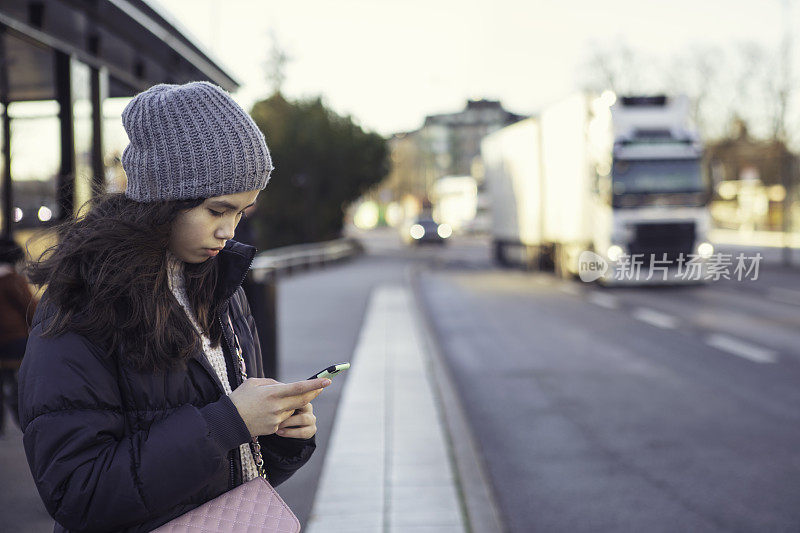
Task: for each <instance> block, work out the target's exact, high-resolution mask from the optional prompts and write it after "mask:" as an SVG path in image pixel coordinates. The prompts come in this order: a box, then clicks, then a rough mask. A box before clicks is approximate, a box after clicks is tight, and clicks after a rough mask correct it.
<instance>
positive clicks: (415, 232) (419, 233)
mask: <svg viewBox="0 0 800 533" xmlns="http://www.w3.org/2000/svg"><path fill="white" fill-rule="evenodd" d="M409 233H410V234H411V238H412V239H416V240H419V239H421V238H422V237H424V236H425V228H423V227H422V225H421V224H414V225H413V226H411V229H410V230H409Z"/></svg>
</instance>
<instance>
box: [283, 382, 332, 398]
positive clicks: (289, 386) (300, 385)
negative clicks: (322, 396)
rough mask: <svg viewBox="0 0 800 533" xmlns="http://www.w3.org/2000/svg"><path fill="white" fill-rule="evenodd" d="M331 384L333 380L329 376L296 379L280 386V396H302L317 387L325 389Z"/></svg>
mask: <svg viewBox="0 0 800 533" xmlns="http://www.w3.org/2000/svg"><path fill="white" fill-rule="evenodd" d="M330 384H331V380H329V379H328V378H316V379H306V380H303V381H295V382H294V383H285V384H283V385H280V386H279V387H280V389H279V391H278V396H282V397H284V398H285V397H289V396H301V395H303V394H306V393H308V392H311V391H314V390H317V389H324V388H325V387H327V386H328V385H330Z"/></svg>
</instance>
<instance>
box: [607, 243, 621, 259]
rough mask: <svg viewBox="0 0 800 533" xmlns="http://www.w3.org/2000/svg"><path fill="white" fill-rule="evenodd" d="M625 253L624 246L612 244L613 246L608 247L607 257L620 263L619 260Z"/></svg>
mask: <svg viewBox="0 0 800 533" xmlns="http://www.w3.org/2000/svg"><path fill="white" fill-rule="evenodd" d="M624 253H625V250H623V249H622V246H618V245H616V244H612V245H611V246H609V247H608V250H607V251H606V256H607V257H608V258H609V259H610V260H611V261H619V258H620V257H622V254H624Z"/></svg>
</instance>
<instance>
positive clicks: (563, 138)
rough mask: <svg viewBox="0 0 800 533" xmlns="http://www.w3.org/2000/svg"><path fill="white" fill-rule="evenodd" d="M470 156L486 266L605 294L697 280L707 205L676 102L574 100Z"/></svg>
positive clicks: (685, 118) (684, 108)
mask: <svg viewBox="0 0 800 533" xmlns="http://www.w3.org/2000/svg"><path fill="white" fill-rule="evenodd" d="M481 157H482V159H483V165H484V168H485V179H486V184H487V187H488V189H489V192H490V197H491V210H492V239H493V246H494V257H495V260H496V261H497V262H499V263H502V264H508V263H521V264H523V265H525V266H527V267H532V268H553V269H554V270H555V272H556V273H557V274H558V275H559V276H561V277H574V276H580V277H581V279H584V280H587V278H590V279H599V281H601V282H605V283H609V284H613V283H625V282H632V283H661V282H681V281H701V280H702V279H703V277H704V272H705V268H706V267H707V263H708V261H709V259H710V258H711V257H712V255H713V252H714V249H713V246H712V245H711V243H710V242H708V237H707V235H708V231H709V225H710V215H709V212H708V201H709V198H710V194H709V187H708V185H707V183H706V180H705V179H704V176H703V172H702V170H701V169H702V165H701V158H702V145H701V143H700V140H699V136H698V134H697V132H696V131H695V129H693V128H692V127H691V126H690V121H689V100H688V98H686V97H685V96H676V97H667V96H648V97H619V98H618V97H617V96H616V95H615V94H613V93H612V92H609V91H607V92H604V93H602V94H599V95H596V94H587V93H578V94H574V95H572V96H570V97H569V98H566V99H564V100H562V101H560V102H558V103H556V104H553V105H550V106H547V107H545V108H544V109H542V110H541V112H540V113H539V114H538V115H535V116H533V117H531V118H528V119H525V120H523V121H520V122H517V123H515V124H512V125H510V126H507V127H505V128H503V129H500V130H498V131H496V132H494V133H492V134H490V135H488V136H487V137H486V138H484V140H483V142H482V144H481ZM598 265H599V266H598ZM654 266H657V267H658V269H657V271H656V275H653V267H654ZM690 266H691V267H692V271H693V276H687V271H688V270H689V267H690ZM632 267H636V271H635V274H636V275H635V276H634V275H633V274H634V271H633V269H632ZM587 268H588V269H589V270H590V271H592V272H596V275H594V276H593V275H592V272H589V273H588V274H587V272H586V271H587ZM687 278H688V279H687Z"/></svg>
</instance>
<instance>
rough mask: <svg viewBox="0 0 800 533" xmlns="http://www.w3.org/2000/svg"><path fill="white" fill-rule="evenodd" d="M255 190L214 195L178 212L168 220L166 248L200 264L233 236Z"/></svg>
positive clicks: (186, 260) (252, 198) (186, 259)
mask: <svg viewBox="0 0 800 533" xmlns="http://www.w3.org/2000/svg"><path fill="white" fill-rule="evenodd" d="M258 193H259V191H257V190H256V191H245V192H237V193H235V194H226V195H224V196H215V197H213V198H208V199H206V200H205V201H204V202H203V203H202V204H200V205H198V206H197V207H194V208H192V209H188V210H186V211H181V213H180V214H178V216H177V218H176V219H175V221H174V222H173V223H172V231H171V232H170V237H169V250H170V251H171V252H172V253H173V254H175V255H176V256H177V257H178V259H181V260H182V261H184V262H186V263H202V262H203V261H206V260H208V259H209V258H211V257H214V256H216V255H217V254H218V253H219V251H220V250H222V248H223V247H224V246H225V243H226V242H227V241H228V240H229V239H232V238H233V232H234V230H235V229H236V225H237V224H238V223H239V220H240V219H241V218H242V213H243V212H244V210H245V209H246V208H248V207H250V206H251V205H253V204H254V203H255V201H256V198H257V197H258Z"/></svg>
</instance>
